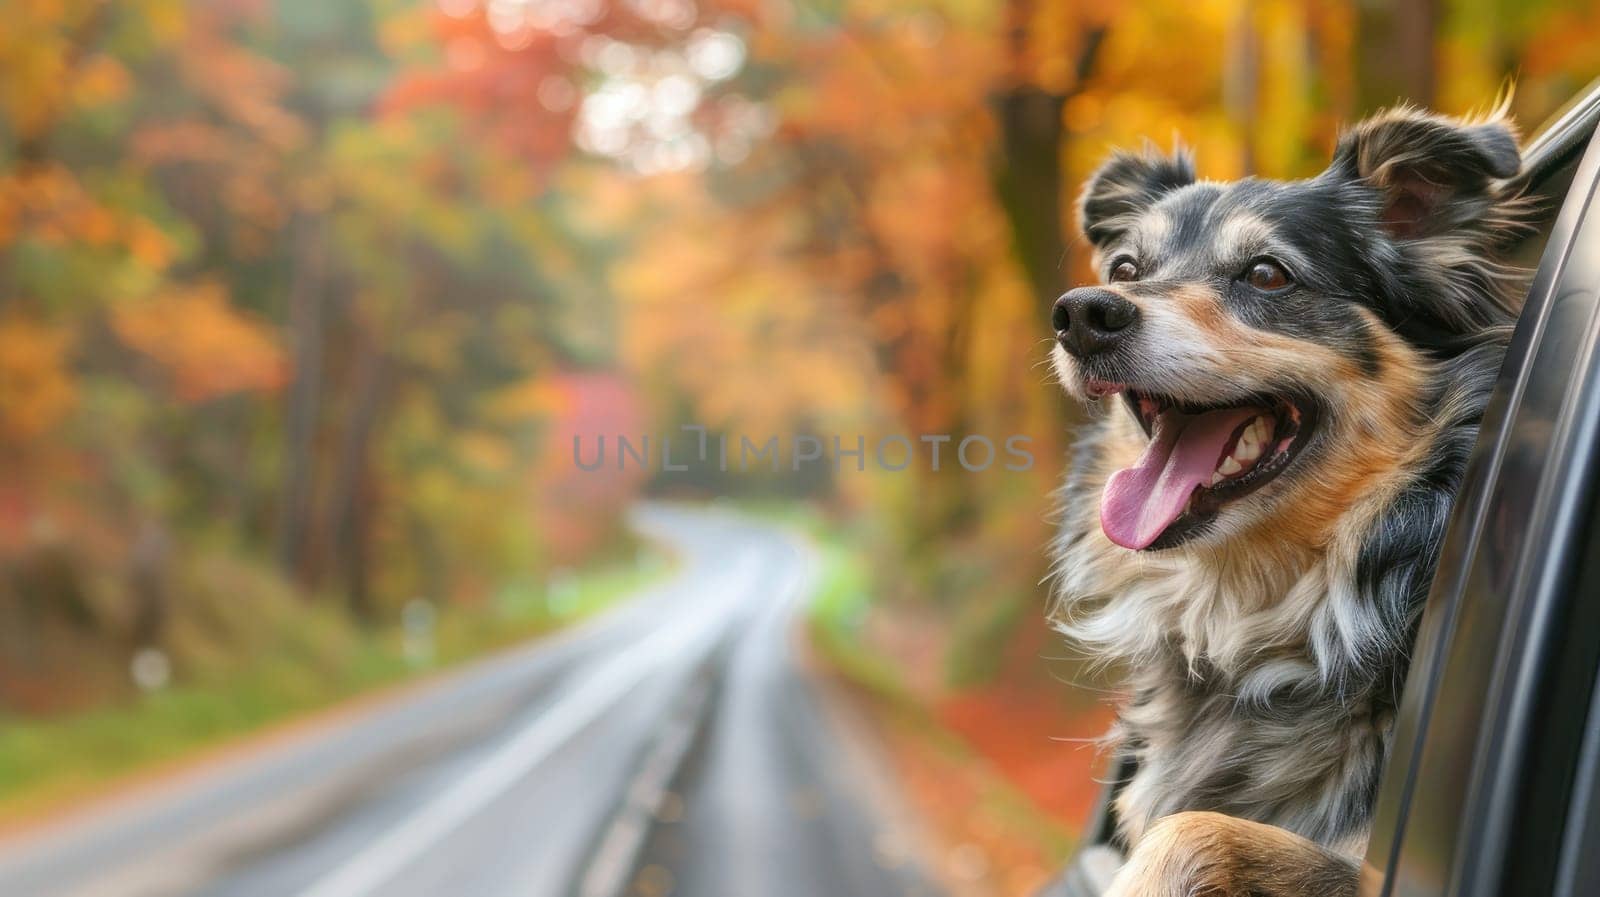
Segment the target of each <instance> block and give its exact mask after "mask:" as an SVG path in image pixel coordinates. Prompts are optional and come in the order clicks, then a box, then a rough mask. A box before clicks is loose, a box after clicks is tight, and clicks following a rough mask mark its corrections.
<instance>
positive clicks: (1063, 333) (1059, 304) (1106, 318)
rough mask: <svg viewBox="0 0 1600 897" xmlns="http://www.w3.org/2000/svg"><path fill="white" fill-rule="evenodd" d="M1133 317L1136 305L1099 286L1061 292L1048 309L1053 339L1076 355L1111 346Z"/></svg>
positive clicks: (1136, 318) (1090, 353)
mask: <svg viewBox="0 0 1600 897" xmlns="http://www.w3.org/2000/svg"><path fill="white" fill-rule="evenodd" d="M1137 320H1139V308H1138V306H1136V305H1134V304H1133V303H1132V302H1129V301H1128V300H1126V299H1124V298H1122V297H1121V296H1118V295H1117V294H1116V293H1113V292H1111V291H1110V290H1107V289H1102V288H1101V287H1078V288H1077V289H1075V290H1072V291H1070V292H1067V293H1064V294H1062V296H1061V298H1060V299H1057V300H1056V305H1055V308H1054V309H1052V310H1051V312H1050V323H1051V324H1052V325H1053V326H1054V327H1055V329H1056V339H1058V340H1060V341H1061V347H1062V348H1064V349H1066V350H1067V351H1068V352H1069V353H1071V354H1072V355H1073V356H1074V357H1077V358H1087V357H1088V356H1090V355H1098V354H1100V353H1101V352H1105V351H1109V350H1110V349H1112V348H1114V347H1115V346H1116V345H1117V343H1118V342H1119V341H1120V340H1121V339H1122V337H1123V336H1125V335H1126V334H1127V332H1128V329H1129V328H1130V327H1132V326H1133V323H1134V322H1135V321H1137Z"/></svg>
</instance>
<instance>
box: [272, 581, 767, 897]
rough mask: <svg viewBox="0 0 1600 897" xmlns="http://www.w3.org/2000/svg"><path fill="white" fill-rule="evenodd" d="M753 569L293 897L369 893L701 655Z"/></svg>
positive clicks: (591, 678) (625, 652)
mask: <svg viewBox="0 0 1600 897" xmlns="http://www.w3.org/2000/svg"><path fill="white" fill-rule="evenodd" d="M754 562H755V557H754V556H753V555H749V554H746V555H744V556H743V557H742V558H741V559H740V560H739V562H738V564H737V566H736V567H735V568H734V569H733V571H731V572H730V576H729V579H730V580H731V584H730V587H729V588H728V589H726V590H725V591H724V592H723V593H722V594H721V595H718V596H715V600H714V601H713V602H712V603H711V605H710V606H709V607H708V609H707V613H705V614H703V615H699V616H698V617H693V618H690V619H689V620H688V621H686V622H685V623H681V624H679V625H676V626H673V627H671V628H668V629H663V630H660V631H658V632H656V633H655V634H654V635H652V636H650V637H649V638H646V639H644V640H642V641H640V642H639V643H637V644H636V645H633V646H630V647H628V648H624V649H622V652H621V654H620V656H618V657H617V658H616V659H615V660H613V661H611V662H610V663H608V664H605V665H604V666H602V667H601V668H600V669H598V670H596V671H595V672H594V673H592V674H589V675H587V676H585V677H584V679H583V681H582V682H581V683H580V684H579V685H578V686H577V687H575V688H574V689H573V690H572V691H570V692H568V693H567V694H566V696H565V697H563V698H562V699H561V700H560V701H559V702H558V703H556V704H554V705H552V706H550V707H547V708H544V709H543V710H541V711H540V712H539V713H538V714H536V715H535V716H534V717H533V719H532V720H530V721H529V722H528V723H527V725H525V726H524V727H523V728H522V729H521V730H519V731H518V732H517V733H516V734H514V735H513V736H512V737H511V739H510V740H509V741H507V742H506V743H505V744H504V745H502V746H501V747H500V748H499V749H498V750H496V751H495V752H494V753H492V754H490V755H489V756H488V758H486V759H485V760H484V761H483V762H482V763H480V764H479V765H478V766H477V767H476V768H474V769H473V770H472V771H471V772H469V773H467V774H466V775H465V776H463V777H462V778H460V779H459V780H457V781H456V783H455V785H454V786H452V787H451V788H450V789H449V790H448V791H446V792H444V793H443V794H442V795H440V796H439V797H438V798H437V799H435V800H433V801H431V802H430V803H428V804H425V805H424V806H422V807H420V808H418V809H417V810H416V811H415V812H413V813H412V814H411V815H410V816H408V817H407V818H406V819H405V821H404V822H401V823H400V824H399V825H397V826H395V827H394V828H392V829H390V830H389V831H388V832H387V833H386V834H384V835H383V836H381V837H379V838H378V839H377V840H376V841H374V842H372V843H371V844H369V845H367V846H366V847H365V848H363V849H362V850H361V851H359V852H358V853H356V854H355V855H354V856H351V857H350V858H349V859H347V860H345V862H344V863H343V864H341V865H340V866H338V867H336V868H335V869H334V870H333V871H332V872H330V873H329V874H327V875H326V876H324V877H323V878H321V879H319V880H318V881H316V882H314V883H313V884H312V885H311V886H310V887H308V888H306V889H305V890H303V891H301V892H300V893H299V895H298V897H366V895H368V894H372V893H374V892H375V891H376V890H377V889H378V888H379V887H380V886H381V885H383V884H384V883H385V882H387V881H390V880H391V879H393V878H394V877H395V876H396V875H398V874H399V873H400V872H401V871H402V870H403V869H404V868H405V867H406V865H407V864H408V863H410V862H411V861H412V860H414V859H416V858H417V857H419V856H420V855H421V854H422V853H423V852H424V851H426V850H427V849H428V848H429V847H431V846H432V845H434V844H435V843H437V842H438V841H439V840H441V839H442V838H444V837H445V836H446V835H448V834H450V833H451V832H452V831H454V830H455V829H456V828H458V827H460V826H461V825H462V824H463V823H465V822H466V821H467V820H469V819H471V818H472V817H473V816H475V815H477V814H478V813H479V812H481V811H482V810H483V809H484V808H485V807H487V806H488V805H489V804H490V803H491V802H493V801H494V799H495V798H496V797H498V796H499V795H500V794H502V793H504V792H505V790H506V789H507V788H509V787H511V786H512V785H514V784H516V782H517V781H518V780H520V779H521V778H523V777H524V776H526V775H527V774H528V773H529V772H530V771H532V770H533V768H534V767H536V766H538V765H539V764H540V763H542V762H544V761H545V759H547V758H548V757H549V756H550V755H551V754H553V753H555V751H556V750H558V749H559V748H560V747H561V746H562V745H563V744H565V743H566V742H567V741H568V740H570V739H571V738H573V737H574V736H576V735H578V734H579V733H580V732H582V731H583V730H584V728H585V727H587V726H588V725H589V724H590V723H592V722H594V721H595V720H596V719H597V718H599V716H600V715H601V714H602V713H604V712H605V711H606V710H607V709H609V708H610V707H611V706H612V705H613V704H615V703H616V702H617V701H619V700H621V699H622V698H623V697H624V696H626V695H627V694H628V692H629V691H630V690H632V689H633V687H634V686H636V685H638V684H639V683H640V682H642V681H644V679H645V677H646V676H648V675H649V674H650V673H651V672H652V671H653V670H654V669H655V668H656V667H658V666H659V665H661V664H662V663H665V662H667V661H669V660H671V659H673V658H674V657H681V656H683V653H684V652H685V651H686V650H687V649H690V648H697V649H698V650H699V651H701V652H704V651H709V650H710V649H711V647H712V645H713V644H714V643H715V641H716V639H715V636H716V635H718V634H719V633H720V630H721V629H722V627H723V626H724V625H725V624H726V623H727V622H728V621H729V619H730V618H731V617H732V616H733V612H734V611H735V610H736V607H737V604H739V603H740V599H741V598H743V597H744V596H745V594H746V593H747V592H748V591H749V590H750V589H752V588H753V587H754V584H755V583H754V581H753V577H751V576H750V574H751V573H752V572H755V570H754V567H755V563H754Z"/></svg>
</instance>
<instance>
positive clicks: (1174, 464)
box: [1100, 408, 1261, 551]
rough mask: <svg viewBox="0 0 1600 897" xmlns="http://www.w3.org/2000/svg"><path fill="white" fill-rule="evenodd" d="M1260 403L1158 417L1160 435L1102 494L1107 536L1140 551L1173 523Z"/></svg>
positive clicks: (1102, 524)
mask: <svg viewBox="0 0 1600 897" xmlns="http://www.w3.org/2000/svg"><path fill="white" fill-rule="evenodd" d="M1260 413H1261V411H1260V409H1257V408H1228V409H1225V410H1222V411H1208V412H1206V413H1205V414H1201V415H1198V416H1196V417H1184V416H1181V415H1178V414H1174V413H1170V412H1169V413H1168V414H1165V415H1162V416H1161V417H1160V418H1157V420H1156V426H1155V436H1154V437H1153V438H1152V439H1151V440H1150V447H1149V448H1147V449H1145V450H1144V456H1143V457H1141V458H1140V459H1139V461H1138V463H1137V464H1134V465H1133V466H1132V467H1130V468H1128V469H1127V470H1119V471H1117V472H1116V473H1114V474H1112V475H1111V479H1110V480H1107V481H1106V490H1105V493H1104V494H1103V495H1102V496H1101V498H1100V528H1101V529H1102V530H1105V534H1106V537H1107V538H1109V539H1110V540H1111V541H1113V542H1115V543H1117V544H1118V545H1121V546H1122V547H1123V548H1132V549H1134V550H1135V551H1137V550H1139V549H1141V548H1144V547H1145V546H1147V545H1149V544H1150V543H1151V542H1154V541H1155V540H1156V537H1157V536H1159V535H1161V533H1162V531H1163V530H1165V529H1166V528H1167V527H1169V526H1171V525H1172V521H1174V520H1177V519H1178V517H1179V515H1181V514H1182V513H1183V509H1184V506H1185V505H1187V504H1188V503H1189V496H1190V495H1192V494H1193V493H1194V490H1195V487H1196V486H1204V485H1206V484H1208V483H1210V482H1211V474H1212V472H1214V471H1215V470H1216V469H1217V462H1218V461H1220V460H1221V458H1222V449H1223V447H1224V446H1226V445H1227V444H1228V437H1230V436H1232V435H1233V431H1234V430H1237V429H1238V428H1239V427H1240V426H1241V425H1243V424H1244V423H1245V422H1246V421H1248V420H1250V419H1251V418H1252V417H1255V416H1256V415H1257V414H1260Z"/></svg>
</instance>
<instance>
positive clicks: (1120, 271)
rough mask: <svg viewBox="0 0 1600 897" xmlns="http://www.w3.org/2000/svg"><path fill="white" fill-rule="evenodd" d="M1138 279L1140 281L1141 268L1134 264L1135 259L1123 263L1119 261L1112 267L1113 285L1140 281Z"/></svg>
mask: <svg viewBox="0 0 1600 897" xmlns="http://www.w3.org/2000/svg"><path fill="white" fill-rule="evenodd" d="M1138 279H1139V266H1138V265H1135V264H1134V263H1133V259H1122V260H1121V261H1118V262H1117V263H1116V264H1115V265H1112V266H1111V282H1112V283H1122V282H1124V281H1129V280H1138Z"/></svg>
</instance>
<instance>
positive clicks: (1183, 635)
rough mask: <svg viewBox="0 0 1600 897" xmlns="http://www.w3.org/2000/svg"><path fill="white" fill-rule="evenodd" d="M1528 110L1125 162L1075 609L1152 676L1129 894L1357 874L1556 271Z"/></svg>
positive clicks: (1120, 736)
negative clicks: (1213, 167)
mask: <svg viewBox="0 0 1600 897" xmlns="http://www.w3.org/2000/svg"><path fill="white" fill-rule="evenodd" d="M1520 167H1521V159H1520V151H1519V147H1518V138H1517V135H1516V132H1515V130H1514V128H1513V126H1512V125H1511V124H1510V123H1509V121H1508V120H1507V118H1506V115H1505V111H1504V104H1502V105H1501V107H1500V108H1499V109H1497V110H1496V111H1494V112H1492V113H1490V114H1488V115H1485V116H1482V117H1479V118H1476V119H1454V118H1448V117H1444V116H1440V115H1435V114H1429V113H1426V112H1423V111H1420V110H1417V109H1412V108H1401V109H1396V110H1391V111H1387V112H1383V113H1380V114H1378V115H1376V116H1374V117H1372V118H1370V119H1367V120H1365V121H1363V122H1361V123H1360V124H1358V125H1356V126H1355V127H1353V128H1351V129H1349V130H1347V131H1346V132H1345V133H1344V134H1343V135H1342V136H1341V137H1340V138H1339V140H1338V142H1337V145H1336V147H1335V149H1334V152H1333V158H1332V162H1331V164H1330V165H1329V167H1328V168H1327V169H1326V170H1325V171H1324V172H1322V173H1321V174H1320V175H1317V176H1316V177H1312V178H1309V179H1306V180H1298V181H1271V180H1262V179H1256V178H1247V179H1244V180H1240V181H1235V182H1228V183H1219V182H1210V181H1204V180H1197V179H1196V177H1195V173H1194V166H1193V162H1192V159H1191V157H1190V155H1189V154H1188V153H1187V152H1185V151H1184V150H1182V149H1181V148H1179V149H1178V150H1176V151H1174V152H1173V153H1172V154H1162V153H1160V152H1157V151H1155V150H1153V149H1151V148H1149V147H1146V149H1145V150H1144V151H1143V152H1140V153H1118V154H1115V155H1113V156H1112V157H1111V158H1110V160H1109V161H1107V162H1105V163H1104V164H1103V166H1102V167H1100V169H1099V170H1098V171H1097V172H1096V173H1095V174H1094V175H1093V176H1092V177H1091V178H1090V180H1089V182H1088V183H1087V185H1086V187H1085V189H1084V191H1083V194H1082V197H1081V199H1080V201H1079V204H1078V217H1079V223H1080V226H1081V229H1082V232H1083V234H1084V236H1085V238H1086V239H1087V241H1088V243H1089V244H1090V245H1091V246H1092V248H1093V254H1094V263H1095V265H1096V269H1097V271H1098V272H1099V274H1100V275H1101V283H1099V284H1098V285H1095V286H1085V287H1080V288H1077V289H1074V290H1071V291H1070V292H1068V293H1066V294H1065V295H1063V296H1062V297H1061V298H1060V299H1058V300H1057V301H1056V302H1055V305H1054V307H1053V309H1052V325H1053V327H1054V330H1055V335H1056V345H1055V346H1054V347H1053V349H1052V353H1051V354H1052V363H1053V366H1054V369H1055V372H1056V375H1057V377H1058V378H1059V380H1060V382H1061V384H1062V385H1063V386H1064V388H1065V389H1066V391H1067V392H1068V393H1069V394H1071V395H1072V396H1074V397H1076V398H1078V399H1081V400H1082V401H1084V402H1085V403H1087V404H1088V405H1089V406H1090V408H1091V422H1090V424H1089V425H1088V427H1087V432H1086V433H1085V435H1084V436H1083V437H1082V438H1081V439H1080V441H1079V444H1078V447H1077V449H1076V450H1075V457H1074V460H1073V464H1072V469H1071V473H1070V474H1069V476H1068V478H1067V483H1066V485H1065V487H1064V489H1063V492H1062V495H1063V508H1064V510H1063V515H1064V516H1063V525H1062V527H1061V531H1060V534H1059V537H1058V539H1057V542H1056V544H1055V546H1054V548H1055V552H1054V553H1055V563H1054V567H1053V574H1052V575H1053V577H1054V596H1053V603H1052V607H1051V617H1052V620H1053V622H1054V623H1055V625H1056V627H1057V628H1058V629H1059V630H1061V631H1062V632H1063V633H1065V634H1066V635H1067V636H1068V637H1069V638H1070V639H1072V640H1073V641H1075V642H1076V643H1077V644H1078V645H1080V646H1082V647H1083V648H1084V649H1085V650H1086V651H1087V652H1088V653H1089V654H1090V656H1092V657H1093V658H1094V659H1096V660H1097V661H1100V662H1102V663H1105V664H1107V665H1108V667H1110V668H1115V669H1117V670H1120V671H1121V673H1122V675H1123V676H1125V683H1124V686H1125V687H1124V689H1123V691H1122V693H1123V694H1124V695H1125V698H1124V701H1123V703H1122V704H1121V706H1120V707H1119V710H1118V718H1117V722H1116V724H1115V727H1114V730H1113V733H1112V736H1111V737H1112V738H1113V739H1114V743H1115V744H1116V745H1117V747H1116V750H1117V751H1118V752H1119V753H1120V755H1121V757H1122V758H1124V759H1125V760H1126V761H1127V763H1128V765H1129V766H1130V767H1131V769H1132V770H1133V772H1132V773H1131V777H1129V778H1127V779H1126V780H1125V781H1124V782H1122V787H1121V789H1120V792H1119V793H1118V795H1117V797H1116V800H1115V802H1114V804H1113V808H1114V812H1115V818H1116V822H1117V840H1118V841H1119V842H1120V843H1121V845H1122V846H1123V847H1124V848H1125V850H1126V852H1127V857H1128V860H1127V863H1126V864H1125V865H1124V867H1123V868H1122V870H1121V871H1120V873H1119V874H1118V875H1117V877H1116V879H1115V881H1114V884H1113V886H1112V888H1111V892H1110V893H1111V895H1112V897H1190V895H1197V894H1203V895H1208V897H1211V895H1216V897H1224V895H1239V897H1245V895H1250V897H1279V895H1285V897H1287V895H1293V897H1345V895H1354V894H1356V892H1357V888H1358V879H1359V875H1360V856H1361V852H1362V851H1363V849H1364V848H1365V843H1366V839H1367V832H1368V828H1369V825H1370V820H1371V816H1372V810H1373V804H1374V800H1375V797H1376V790H1377V785H1378V779H1379V776H1380V774H1381V772H1382V770H1383V766H1384V762H1385V759H1386V758H1387V756H1388V753H1389V742H1390V738H1391V734H1392V731H1393V728H1394V720H1395V711H1396V707H1397V705H1398V702H1399V698H1400V689H1401V686H1402V683H1403V682H1404V679H1405V675H1406V667H1407V659H1408V658H1407V655H1408V651H1409V650H1410V646H1411V640H1412V637H1413V635H1414V633H1415V629H1416V625H1417V621H1418V618H1419V616H1420V612H1421V607H1422V603H1423V600H1424V597H1425V595H1426V594H1427V591H1428V587H1429V584H1430V580H1431V577H1432V574H1433V570H1434V566H1435V563H1436V561H1437V557H1438V550H1439V543H1440V539H1441V537H1442V534H1443V531H1444V528H1445V525H1446V520H1447V517H1448V516H1449V513H1450V506H1451V501H1452V498H1453V496H1454V494H1455V492H1456V489H1457V487H1458V486H1459V485H1460V483H1461V480H1462V473H1463V469H1464V467H1465V465H1466V462H1467V457H1468V454H1469V452H1470V450H1471V448H1472V445H1473V442H1474V440H1475V438H1476V436H1477V430H1478V425H1479V421H1480V419H1481V416H1482V411H1483V408H1484V405H1485V403H1486V401H1487V399H1488V395H1489V392H1490V390H1491V387H1492V386H1493V383H1494V381H1495V378H1496V376H1497V374H1498V371H1499V367H1500V363H1501V361H1502V358H1503V355H1504V353H1505V348H1506V345H1507V342H1508V340H1509V336H1510V331H1511V325H1512V323H1513V320H1514V318H1515V314H1516V311H1517V308H1518V306H1519V304H1520V296H1521V292H1520V290H1521V289H1522V288H1523V287H1524V286H1525V279H1524V278H1523V277H1522V274H1521V272H1520V271H1519V270H1518V269H1516V268H1513V267H1511V266H1509V265H1508V264H1507V263H1506V262H1505V261H1503V259H1504V258H1505V257H1506V255H1507V251H1508V250H1509V249H1510V247H1511V245H1512V244H1513V243H1514V242H1515V240H1516V239H1518V238H1519V237H1520V236H1522V235H1523V234H1524V233H1525V232H1526V226H1525V224H1524V221H1525V219H1526V218H1527V209H1526V203H1525V201H1524V200H1523V199H1521V198H1519V195H1518V191H1517V189H1516V187H1515V184H1516V180H1515V176H1516V175H1517V174H1518V172H1519V169H1520Z"/></svg>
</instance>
